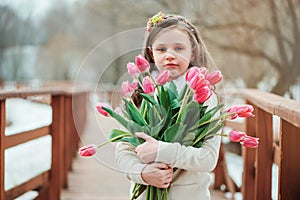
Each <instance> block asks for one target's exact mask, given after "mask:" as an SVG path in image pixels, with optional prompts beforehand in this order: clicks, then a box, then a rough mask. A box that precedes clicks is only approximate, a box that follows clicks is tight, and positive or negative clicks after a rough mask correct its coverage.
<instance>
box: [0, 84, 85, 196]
mask: <svg viewBox="0 0 300 200" xmlns="http://www.w3.org/2000/svg"><path fill="white" fill-rule="evenodd" d="M38 95H43V96H44V95H47V96H48V97H49V98H50V102H51V103H50V105H51V108H52V123H51V124H50V125H49V126H44V127H40V128H37V129H35V130H30V131H26V132H22V133H18V134H14V135H8V136H7V135H5V126H6V119H5V118H6V110H5V103H6V99H8V98H15V97H19V98H28V97H32V96H38ZM87 95H88V90H86V89H83V88H82V89H78V87H77V91H73V84H72V83H70V82H55V83H53V82H52V83H47V84H43V85H42V86H41V87H39V88H29V87H22V86H20V87H17V88H16V89H15V90H10V91H5V90H0V199H1V200H10V199H15V198H16V197H18V196H20V195H22V194H24V193H26V192H28V191H32V190H34V191H38V196H37V197H36V199H42V200H44V199H49V200H52V199H60V192H61V188H62V187H67V185H68V183H67V180H68V177H67V175H68V171H69V170H70V169H71V168H72V160H73V158H74V153H75V152H76V151H77V147H78V146H77V145H78V142H79V135H78V134H80V133H81V132H82V129H83V127H84V124H85V118H86V113H85V112H86V110H85V109H86V107H85V105H86V101H87ZM73 108H74V109H73ZM79 118H80V120H79ZM75 122H76V123H75ZM45 135H51V137H52V150H51V151H52V155H51V168H50V170H48V171H45V172H43V173H41V174H39V175H37V176H35V177H34V178H32V179H30V180H28V181H26V182H25V183H22V184H21V185H18V186H15V187H13V188H11V189H9V190H7V191H5V188H4V186H5V182H4V180H5V173H4V167H5V158H4V156H5V153H4V152H5V150H6V149H8V148H11V147H14V146H16V145H19V144H22V143H25V142H28V141H30V140H34V139H37V138H39V137H42V136H45Z"/></svg>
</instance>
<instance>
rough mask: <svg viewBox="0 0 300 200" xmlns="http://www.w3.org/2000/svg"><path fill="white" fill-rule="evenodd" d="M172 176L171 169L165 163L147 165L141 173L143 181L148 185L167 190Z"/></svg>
mask: <svg viewBox="0 0 300 200" xmlns="http://www.w3.org/2000/svg"><path fill="white" fill-rule="evenodd" d="M172 175H173V168H170V167H169V166H168V165H167V164H165V163H157V162H154V163H151V164H147V165H146V167H145V168H144V169H143V171H142V178H143V180H144V181H145V182H146V183H148V184H149V185H152V186H155V187H158V188H168V187H169V185H170V183H171V181H172Z"/></svg>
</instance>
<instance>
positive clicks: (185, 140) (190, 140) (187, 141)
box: [181, 132, 196, 146]
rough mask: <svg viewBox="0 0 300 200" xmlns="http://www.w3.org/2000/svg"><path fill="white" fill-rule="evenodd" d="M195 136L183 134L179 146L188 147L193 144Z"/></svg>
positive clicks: (190, 133)
mask: <svg viewBox="0 0 300 200" xmlns="http://www.w3.org/2000/svg"><path fill="white" fill-rule="evenodd" d="M195 137H196V134H195V133H193V132H188V133H187V134H185V136H184V137H183V139H182V142H181V144H183V145H185V146H190V145H191V144H193V141H194V140H195Z"/></svg>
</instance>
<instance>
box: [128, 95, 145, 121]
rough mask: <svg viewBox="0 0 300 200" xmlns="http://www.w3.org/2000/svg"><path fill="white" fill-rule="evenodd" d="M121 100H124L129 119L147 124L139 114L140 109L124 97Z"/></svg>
mask: <svg viewBox="0 0 300 200" xmlns="http://www.w3.org/2000/svg"><path fill="white" fill-rule="evenodd" d="M123 100H124V102H125V106H126V110H127V112H128V114H129V115H130V117H131V119H132V120H133V121H135V122H136V123H138V124H140V125H147V122H146V121H145V119H144V118H143V116H142V115H141V113H140V111H139V110H138V109H137V108H136V106H135V105H133V104H132V103H131V102H129V101H127V100H126V99H123Z"/></svg>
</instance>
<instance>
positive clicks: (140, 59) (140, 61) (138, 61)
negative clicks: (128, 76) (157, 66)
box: [135, 55, 150, 72]
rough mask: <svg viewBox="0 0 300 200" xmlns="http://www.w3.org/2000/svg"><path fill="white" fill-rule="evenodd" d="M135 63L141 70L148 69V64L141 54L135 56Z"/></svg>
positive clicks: (145, 70)
mask: <svg viewBox="0 0 300 200" xmlns="http://www.w3.org/2000/svg"><path fill="white" fill-rule="evenodd" d="M135 64H136V66H137V67H138V69H139V70H140V71H141V72H147V71H149V68H150V64H149V62H148V61H147V60H146V59H145V58H144V57H143V56H142V55H138V56H136V57H135Z"/></svg>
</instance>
